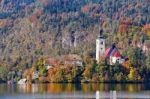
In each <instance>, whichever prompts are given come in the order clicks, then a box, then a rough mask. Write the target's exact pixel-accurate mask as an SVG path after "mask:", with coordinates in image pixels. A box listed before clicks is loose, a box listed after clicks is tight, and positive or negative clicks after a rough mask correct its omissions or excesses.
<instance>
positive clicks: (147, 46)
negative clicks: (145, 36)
mask: <svg viewBox="0 0 150 99" xmlns="http://www.w3.org/2000/svg"><path fill="white" fill-rule="evenodd" d="M149 50H150V41H145V42H144V44H143V46H142V51H143V53H145V54H146V55H147V54H148V51H149Z"/></svg>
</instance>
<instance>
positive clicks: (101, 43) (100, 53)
mask: <svg viewBox="0 0 150 99" xmlns="http://www.w3.org/2000/svg"><path fill="white" fill-rule="evenodd" d="M101 58H105V59H106V60H107V61H108V63H109V64H110V65H113V64H116V63H119V64H122V63H124V62H125V61H126V60H127V58H125V57H123V56H122V55H121V54H120V53H119V51H118V49H117V48H116V46H115V44H112V46H111V47H109V48H106V38H105V37H104V36H103V31H102V30H101V31H100V34H99V36H98V38H97V39H96V61H97V63H99V62H100V60H101Z"/></svg>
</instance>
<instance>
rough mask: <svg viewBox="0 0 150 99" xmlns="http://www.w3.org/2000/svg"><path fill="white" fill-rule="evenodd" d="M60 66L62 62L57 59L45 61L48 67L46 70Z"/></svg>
mask: <svg viewBox="0 0 150 99" xmlns="http://www.w3.org/2000/svg"><path fill="white" fill-rule="evenodd" d="M59 64H60V61H59V60H58V59H55V58H48V59H47V60H45V62H44V65H45V66H46V70H48V69H50V68H53V67H54V66H57V65H59Z"/></svg>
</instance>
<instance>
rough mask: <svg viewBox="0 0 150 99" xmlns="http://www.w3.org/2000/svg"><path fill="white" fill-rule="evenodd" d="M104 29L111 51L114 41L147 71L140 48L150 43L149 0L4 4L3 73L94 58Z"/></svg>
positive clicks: (4, 0) (0, 19)
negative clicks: (43, 61)
mask: <svg viewBox="0 0 150 99" xmlns="http://www.w3.org/2000/svg"><path fill="white" fill-rule="evenodd" d="M101 28H103V30H104V35H105V36H106V38H107V40H106V41H107V42H106V43H107V46H108V47H109V46H110V45H111V44H112V42H115V43H116V44H117V47H118V48H119V50H120V52H124V53H123V54H124V55H128V54H129V53H131V54H129V55H130V56H129V58H131V60H132V61H131V62H130V63H131V64H130V65H132V66H135V67H140V66H147V65H145V64H144V63H146V62H144V60H146V59H147V60H148V59H150V58H149V57H144V56H141V54H140V55H138V54H137V53H139V52H138V48H136V47H137V44H138V43H143V42H145V41H147V42H149V39H150V1H149V0H0V62H1V65H2V70H5V69H6V70H5V71H6V72H8V71H14V70H16V72H17V71H20V70H25V69H28V68H30V67H31V66H32V65H35V64H36V63H35V62H36V61H37V60H38V59H40V58H42V57H59V56H60V55H63V54H70V53H74V54H78V55H81V56H83V57H84V58H86V57H88V56H93V58H94V57H95V39H96V37H97V35H98V34H99V30H100V29H101ZM127 49H129V50H127ZM135 50H136V51H137V53H136V51H135ZM132 51H133V52H135V53H136V55H135V56H134V54H133V53H132ZM143 57H144V58H143ZM134 59H135V60H136V61H137V62H135V61H134ZM141 59H143V60H141ZM147 64H148V62H147ZM148 66H149V65H148ZM3 68H4V69H3ZM0 69H1V68H0ZM0 71H1V70H0ZM6 72H5V73H6ZM1 74H2V76H3V74H4V73H3V72H2V73H1ZM1 78H3V77H1Z"/></svg>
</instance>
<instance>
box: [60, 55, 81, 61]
mask: <svg viewBox="0 0 150 99" xmlns="http://www.w3.org/2000/svg"><path fill="white" fill-rule="evenodd" d="M62 58H63V60H64V61H82V58H81V57H80V56H79V55H76V54H69V55H64V56H62Z"/></svg>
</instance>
